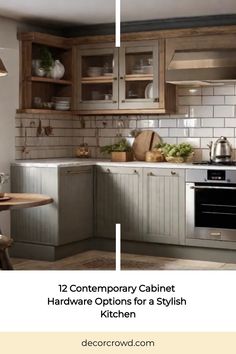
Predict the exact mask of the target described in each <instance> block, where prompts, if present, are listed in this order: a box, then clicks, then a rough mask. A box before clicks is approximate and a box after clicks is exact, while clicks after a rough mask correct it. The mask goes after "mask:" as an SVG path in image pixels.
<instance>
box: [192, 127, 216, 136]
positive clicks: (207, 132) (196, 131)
mask: <svg viewBox="0 0 236 354" xmlns="http://www.w3.org/2000/svg"><path fill="white" fill-rule="evenodd" d="M189 136H190V137H193V138H194V137H196V138H197V137H199V138H201V137H205V136H209V137H211V136H213V129H212V128H190V129H189Z"/></svg>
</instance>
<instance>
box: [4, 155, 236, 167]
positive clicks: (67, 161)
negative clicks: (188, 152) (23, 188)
mask: <svg viewBox="0 0 236 354" xmlns="http://www.w3.org/2000/svg"><path fill="white" fill-rule="evenodd" d="M11 165H12V166H25V167H55V168H58V167H73V166H114V167H115V166H117V167H131V168H132V167H134V168H138V167H140V168H148V167H150V168H159V169H162V168H174V169H208V170H209V169H211V170H215V169H223V170H225V169H227V170H236V166H228V165H224V166H223V165H194V164H192V163H169V162H145V161H130V162H112V161H110V160H107V159H106V160H105V159H78V158H58V159H35V160H15V161H14V162H12V163H11Z"/></svg>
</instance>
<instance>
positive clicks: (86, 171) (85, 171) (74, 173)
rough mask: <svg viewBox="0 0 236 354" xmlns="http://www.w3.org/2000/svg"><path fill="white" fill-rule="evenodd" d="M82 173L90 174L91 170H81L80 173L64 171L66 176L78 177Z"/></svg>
mask: <svg viewBox="0 0 236 354" xmlns="http://www.w3.org/2000/svg"><path fill="white" fill-rule="evenodd" d="M82 173H91V170H82V171H71V170H68V171H66V174H67V175H80V174H82Z"/></svg>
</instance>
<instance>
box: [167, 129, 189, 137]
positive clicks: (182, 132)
mask: <svg viewBox="0 0 236 354" xmlns="http://www.w3.org/2000/svg"><path fill="white" fill-rule="evenodd" d="M169 135H170V136H173V137H182V136H185V137H187V136H188V129H186V128H170V129H169Z"/></svg>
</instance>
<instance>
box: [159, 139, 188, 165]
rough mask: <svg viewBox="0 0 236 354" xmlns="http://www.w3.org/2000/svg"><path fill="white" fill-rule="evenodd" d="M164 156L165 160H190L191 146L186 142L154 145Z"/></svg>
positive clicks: (174, 161)
mask: <svg viewBox="0 0 236 354" xmlns="http://www.w3.org/2000/svg"><path fill="white" fill-rule="evenodd" d="M155 148H156V149H158V150H159V151H160V152H161V153H162V154H163V155H164V157H165V160H166V161H167V162H173V163H176V162H191V160H192V158H193V154H194V152H193V147H192V146H191V145H190V144H188V143H181V144H167V143H163V144H158V145H156V146H155Z"/></svg>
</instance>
